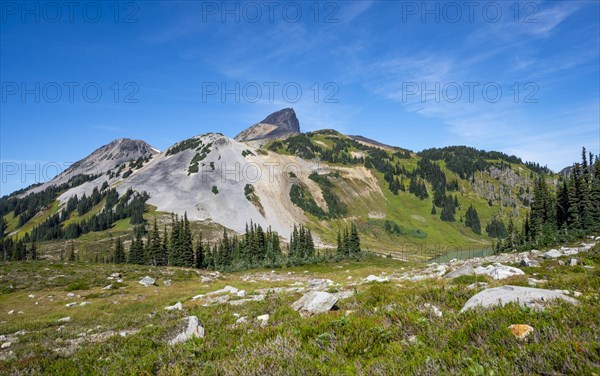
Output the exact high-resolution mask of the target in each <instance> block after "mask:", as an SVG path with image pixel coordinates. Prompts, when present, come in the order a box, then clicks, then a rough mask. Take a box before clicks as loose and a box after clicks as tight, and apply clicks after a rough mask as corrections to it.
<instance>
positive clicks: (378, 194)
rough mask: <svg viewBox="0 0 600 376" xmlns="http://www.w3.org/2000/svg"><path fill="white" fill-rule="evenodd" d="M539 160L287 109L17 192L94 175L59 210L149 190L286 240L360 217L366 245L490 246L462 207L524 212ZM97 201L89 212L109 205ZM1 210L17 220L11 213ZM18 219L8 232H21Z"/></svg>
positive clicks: (66, 194)
mask: <svg viewBox="0 0 600 376" xmlns="http://www.w3.org/2000/svg"><path fill="white" fill-rule="evenodd" d="M535 167H536V166H528V165H527V164H523V163H522V162H521V161H520V159H518V158H516V157H513V156H506V155H504V154H502V153H495V152H493V153H488V152H484V151H478V150H476V149H473V148H466V147H448V148H444V149H428V150H426V151H423V152H419V153H414V152H410V151H408V150H405V149H402V148H399V147H395V146H390V145H386V144H384V143H381V142H378V141H376V140H372V139H369V138H366V137H363V136H357V135H354V136H346V135H344V134H342V133H339V132H337V131H334V130H322V131H314V132H309V133H301V131H300V122H299V121H298V118H297V117H296V113H295V111H294V110H293V109H291V108H286V109H282V110H280V111H277V112H275V113H273V114H271V115H269V116H267V117H266V118H265V119H263V120H262V121H260V122H258V123H256V124H254V125H252V126H250V127H249V128H247V129H246V130H244V131H242V132H241V133H240V134H238V135H237V136H236V137H235V139H232V138H230V137H227V136H225V135H223V134H220V133H207V134H201V135H197V136H194V137H191V138H189V139H186V140H183V141H180V142H177V143H175V144H174V145H172V146H171V147H169V148H166V149H165V150H164V151H162V152H159V151H158V150H156V149H155V148H153V147H152V146H150V145H149V144H147V143H146V142H144V141H141V140H130V139H118V140H115V141H113V142H111V143H109V144H107V145H105V146H102V147H100V148H98V149H97V150H95V151H94V152H92V153H91V154H90V155H89V156H87V157H86V158H83V159H82V160H80V161H78V162H77V163H75V164H73V165H72V166H71V167H70V168H69V169H68V170H67V171H65V172H63V173H62V174H60V175H58V176H57V177H55V178H54V179H52V180H51V181H49V182H46V183H44V184H42V185H40V186H35V187H31V188H30V189H29V190H26V191H24V192H23V193H20V194H19V197H24V196H26V195H27V194H29V193H34V192H42V191H44V190H45V189H46V188H48V187H51V186H56V187H58V186H64V185H63V184H64V183H67V182H68V181H69V179H71V178H73V177H75V176H78V175H86V177H85V178H84V179H80V182H81V183H80V184H78V185H72V186H68V185H67V186H66V187H67V188H61V189H62V190H61V191H60V192H57V196H56V199H55V200H56V202H54V207H55V209H54V210H56V211H61V210H64V209H65V208H66V206H67V203H68V202H69V200H70V199H71V198H73V197H75V196H77V197H79V198H80V199H81V198H82V197H83V196H84V195H85V196H86V197H91V196H92V195H94V191H98V192H100V194H101V195H102V194H104V193H103V192H106V191H107V190H108V188H110V189H115V190H116V191H117V193H118V194H119V195H120V197H126V196H127V192H128V191H129V192H130V191H131V190H133V191H137V192H139V193H142V192H147V193H148V198H147V201H146V204H149V205H151V207H152V208H153V210H155V212H156V213H163V214H164V213H175V214H178V215H184V214H187V216H188V218H189V219H190V220H191V221H198V222H204V221H209V222H212V223H215V224H218V225H221V226H223V227H225V228H228V229H231V230H233V231H236V232H243V231H244V229H245V227H246V224H248V223H250V222H253V223H255V224H258V225H261V226H262V227H263V228H265V229H266V228H268V227H271V228H272V229H273V230H274V231H276V232H278V233H279V234H280V235H281V236H283V237H285V238H289V236H290V234H291V233H292V231H293V227H294V225H295V224H306V225H309V226H311V229H312V230H314V235H315V239H316V241H317V242H319V241H322V244H323V243H324V244H333V243H335V236H336V235H337V228H338V226H343V225H344V224H350V223H358V225H359V227H360V229H361V231H363V232H365V233H366V234H371V235H367V236H365V237H364V241H365V244H371V245H372V246H376V247H386V248H387V249H390V250H393V249H395V247H397V245H398V241H399V238H402V239H405V240H407V241H411V242H414V241H418V242H423V241H425V239H428V240H430V241H441V240H444V241H450V242H455V243H458V242H468V243H470V244H471V243H476V244H480V245H486V244H488V242H489V239H487V240H486V239H485V238H484V237H485V235H480V234H474V233H472V232H470V230H468V231H466V230H465V226H464V223H463V222H462V219H463V217H464V215H465V213H464V212H463V211H465V210H466V209H467V208H469V207H470V206H473V207H475V208H477V211H478V213H479V216H480V218H481V219H482V221H483V222H482V223H484V227H485V223H487V222H489V221H490V220H491V218H496V217H503V218H505V220H506V221H508V219H509V218H513V217H514V218H518V217H520V216H522V214H523V213H524V210H526V207H527V206H528V205H529V203H530V200H531V194H530V192H531V189H530V188H531V182H532V179H531V178H530V176H531V174H532V173H534V172H535V170H532V168H535ZM440 192H441V193H440ZM96 197H97V194H96ZM446 197H449V198H452V201H453V205H452V207H456V214H455V215H456V217H455V221H454V222H448V221H445V220H442V219H441V218H440V215H439V213H440V212H443V208H442V206H443V205H441V203H443V202H446V201H448V200H447V199H446ZM432 199H434V200H435V201H433V202H434V206H437V210H433V209H432ZM435 202H437V203H438V204H435ZM448 202H449V201H448ZM97 205H98V207H97V208H96V211H95V212H93V213H98V212H99V211H100V210H102V205H100V203H98V204H97ZM0 206H1V205H0ZM45 209H47V205H46V206H44V208H41V207H40V208H38V209H36V210H38V211H39V216H38V217H37V218H33V216H31V218H33V219H32V221H35V223H39V222H41V221H43V220H44V216H45V215H47V214H45V213H47V212H46V211H45ZM434 209H435V208H434ZM93 213H92V214H93ZM436 213H437V214H436ZM4 215H7V218H8V219H10V218H13V217H11V215H10V211H7V212H5V213H4ZM15 218H16V217H15ZM15 223H16V221H13V225H12V227H11V228H10V231H11V232H15V231H18V230H19V227H20V226H16V225H15ZM32 226H34V224H31V226H30V227H32ZM30 227H27V226H25V227H24V228H27V229H29V228H30ZM23 231H29V230H23Z"/></svg>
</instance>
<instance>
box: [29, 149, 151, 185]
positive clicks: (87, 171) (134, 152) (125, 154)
mask: <svg viewBox="0 0 600 376" xmlns="http://www.w3.org/2000/svg"><path fill="white" fill-rule="evenodd" d="M157 153H158V150H157V149H155V148H153V147H152V146H150V145H149V144H147V143H146V142H144V141H141V140H131V139H129V138H120V139H117V140H114V141H112V142H111V143H109V144H107V145H104V146H102V147H100V148H98V149H96V150H95V151H93V152H92V153H91V154H90V155H88V156H87V157H85V158H84V159H82V160H80V161H77V162H75V163H73V164H72V165H71V166H70V167H69V168H68V169H66V170H65V171H63V172H62V173H61V174H59V175H58V176H56V177H55V178H54V179H52V180H50V181H49V182H47V183H45V184H42V185H40V186H38V187H35V188H33V189H31V190H29V191H28V192H27V193H26V194H28V193H32V192H41V191H43V190H44V189H46V188H48V187H49V186H52V185H61V184H63V183H66V182H67V181H69V179H71V178H73V177H75V176H77V175H100V176H102V175H104V174H106V173H107V172H108V171H110V170H114V169H116V168H118V167H119V166H120V165H122V164H124V163H126V162H130V161H137V160H139V159H142V160H147V159H150V158H152V156H154V155H156V154H157ZM104 180H105V179H102V181H104ZM100 183H101V182H100ZM91 186H95V184H92V185H91ZM83 189H84V190H85V187H84V188H83Z"/></svg>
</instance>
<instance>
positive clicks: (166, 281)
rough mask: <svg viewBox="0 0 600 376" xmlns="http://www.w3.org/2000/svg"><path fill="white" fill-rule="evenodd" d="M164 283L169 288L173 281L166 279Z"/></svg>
mask: <svg viewBox="0 0 600 376" xmlns="http://www.w3.org/2000/svg"><path fill="white" fill-rule="evenodd" d="M163 283H164V284H165V286H167V287H168V286H171V280H170V279H165V280H164V281H163Z"/></svg>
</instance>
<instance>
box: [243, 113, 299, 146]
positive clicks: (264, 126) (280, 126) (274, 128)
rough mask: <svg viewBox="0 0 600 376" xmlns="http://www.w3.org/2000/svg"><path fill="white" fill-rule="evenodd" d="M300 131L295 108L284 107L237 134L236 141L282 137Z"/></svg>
mask: <svg viewBox="0 0 600 376" xmlns="http://www.w3.org/2000/svg"><path fill="white" fill-rule="evenodd" d="M297 133H300V122H299V121H298V118H297V117H296V112H295V111H294V109H293V108H284V109H282V110H279V111H277V112H274V113H272V114H271V115H269V116H267V117H266V118H265V119H264V120H262V121H260V122H258V123H256V124H254V125H253V126H251V127H250V128H248V129H246V130H244V131H243V132H241V133H240V134H238V135H237V136H235V140H236V141H251V140H260V139H265V138H281V137H285V136H288V135H291V134H297Z"/></svg>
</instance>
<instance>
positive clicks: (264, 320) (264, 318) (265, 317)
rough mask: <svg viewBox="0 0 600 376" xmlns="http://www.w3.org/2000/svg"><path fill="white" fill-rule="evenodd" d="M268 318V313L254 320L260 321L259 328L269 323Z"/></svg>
mask: <svg viewBox="0 0 600 376" xmlns="http://www.w3.org/2000/svg"><path fill="white" fill-rule="evenodd" d="M269 318H270V316H269V314H268V313H267V314H264V315H260V316H257V317H256V319H257V320H258V321H260V326H266V325H267V323H268V322H269Z"/></svg>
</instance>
